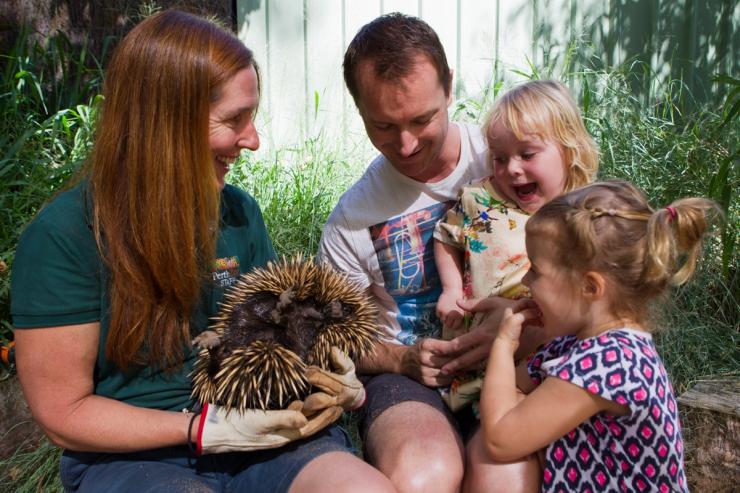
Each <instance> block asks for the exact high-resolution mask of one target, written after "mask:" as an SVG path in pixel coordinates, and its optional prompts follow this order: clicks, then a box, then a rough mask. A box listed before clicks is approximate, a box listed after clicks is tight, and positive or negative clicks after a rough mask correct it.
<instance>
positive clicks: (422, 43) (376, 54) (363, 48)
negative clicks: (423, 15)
mask: <svg viewBox="0 0 740 493" xmlns="http://www.w3.org/2000/svg"><path fill="white" fill-rule="evenodd" d="M418 55H425V56H426V57H427V58H428V59H429V61H430V62H431V63H432V65H434V68H435V69H437V76H438V77H439V82H440V83H441V84H442V87H443V88H444V91H445V96H449V94H450V67H449V65H447V56H446V55H445V51H444V48H443V47H442V43H440V41H439V37H438V36H437V33H435V32H434V30H433V29H432V28H431V27H430V26H429V24H427V23H426V22H424V21H423V20H421V19H419V18H418V17H412V16H409V15H404V14H400V13H398V12H394V13H391V14H385V15H381V16H380V17H378V18H376V19H375V20H373V21H371V22H369V23H368V24H365V25H364V26H362V28H360V30H359V31H358V32H357V34H356V35H355V37H354V38H353V39H352V41H351V42H350V44H349V46H348V47H347V51H346V52H345V54H344V63H343V65H342V66H343V68H344V82H345V83H346V84H347V89H349V92H350V94H352V97H353V98H354V100H355V104H356V103H357V102H358V99H359V91H358V84H357V80H356V78H355V75H356V74H355V73H356V72H357V67H358V65H359V64H360V63H361V62H363V61H365V60H371V61H372V62H373V66H374V68H375V75H376V76H378V77H379V78H381V79H383V80H387V81H399V80H400V79H402V78H403V77H405V76H406V75H408V74H409V73H410V72H411V69H412V68H413V65H414V58H415V57H417V56H418Z"/></svg>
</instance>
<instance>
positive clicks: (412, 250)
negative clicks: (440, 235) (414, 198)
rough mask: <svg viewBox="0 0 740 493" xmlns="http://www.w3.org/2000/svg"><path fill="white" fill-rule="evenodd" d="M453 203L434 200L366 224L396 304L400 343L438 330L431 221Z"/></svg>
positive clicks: (387, 288) (438, 331)
mask: <svg viewBox="0 0 740 493" xmlns="http://www.w3.org/2000/svg"><path fill="white" fill-rule="evenodd" d="M454 203H455V202H454V201H448V202H444V203H437V204H434V205H431V206H429V207H427V208H424V209H419V210H417V211H414V212H411V213H409V214H404V215H402V216H397V217H394V218H392V219H389V220H388V221H385V222H382V223H378V224H376V225H374V226H370V228H369V229H370V237H371V239H372V241H373V247H374V249H375V253H376V255H377V257H378V263H379V265H380V270H381V272H382V273H383V279H384V282H385V288H386V290H387V291H388V294H390V295H391V296H392V297H393V299H394V301H395V302H396V305H398V309H399V313H398V316H397V317H398V323H399V325H400V326H401V332H400V333H399V334H398V340H399V341H400V342H401V343H403V344H413V343H414V342H415V341H416V339H417V338H418V337H427V336H439V335H440V334H441V330H442V327H441V324H440V323H439V320H438V318H437V315H436V314H435V306H436V303H437V298H439V295H440V293H441V286H440V282H439V274H438V273H437V268H436V266H435V264H434V239H433V236H432V234H433V233H434V225H435V224H436V223H437V221H438V220H439V219H440V218H441V217H442V216H443V215H444V214H445V213H446V212H447V210H448V209H450V207H452V206H453V205H454Z"/></svg>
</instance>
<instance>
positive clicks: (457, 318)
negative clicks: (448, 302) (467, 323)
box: [444, 310, 463, 332]
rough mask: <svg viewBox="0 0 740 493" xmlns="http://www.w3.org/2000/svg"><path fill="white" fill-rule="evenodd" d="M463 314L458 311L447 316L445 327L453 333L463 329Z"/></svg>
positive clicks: (453, 311)
mask: <svg viewBox="0 0 740 493" xmlns="http://www.w3.org/2000/svg"><path fill="white" fill-rule="evenodd" d="M462 322H463V314H462V313H461V312H459V311H458V310H452V311H451V312H449V313H448V314H447V316H446V317H445V320H444V324H445V327H447V328H448V329H450V330H451V331H453V332H456V331H458V330H460V329H461V328H462Z"/></svg>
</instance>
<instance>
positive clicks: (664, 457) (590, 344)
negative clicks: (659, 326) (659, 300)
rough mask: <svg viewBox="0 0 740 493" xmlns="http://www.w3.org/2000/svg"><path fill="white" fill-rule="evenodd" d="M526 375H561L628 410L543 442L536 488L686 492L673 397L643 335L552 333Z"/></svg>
mask: <svg viewBox="0 0 740 493" xmlns="http://www.w3.org/2000/svg"><path fill="white" fill-rule="evenodd" d="M529 374H530V376H531V377H532V379H533V380H534V381H535V383H538V384H539V383H540V382H541V381H542V380H543V379H544V378H547V377H557V378H560V379H562V380H565V381H567V382H570V383H572V384H574V385H578V386H579V387H582V388H584V389H586V390H588V391H589V392H591V393H593V394H596V395H599V396H601V397H603V398H605V399H608V400H611V401H615V402H619V403H620V404H624V405H626V406H628V407H629V409H630V411H631V412H630V413H629V414H627V415H625V416H616V417H615V416H609V415H607V414H604V413H599V414H597V415H595V416H592V417H591V418H590V419H588V420H587V421H585V422H583V423H581V424H580V425H579V426H578V427H577V428H576V429H574V430H572V431H571V432H570V433H568V434H566V435H565V436H563V437H562V438H560V439H558V440H556V441H555V442H553V443H552V444H550V446H548V447H547V453H546V459H545V462H546V464H545V470H544V472H543V477H542V491H546V492H563V493H565V492H591V493H597V492H599V493H601V492H621V491H624V492H626V491H629V492H633V491H636V492H648V491H649V492H673V491H688V488H687V486H686V476H685V473H684V462H683V441H682V439H681V426H680V423H679V418H678V409H677V407H676V399H675V398H674V395H673V389H672V388H671V383H670V382H669V381H668V376H667V374H666V371H665V367H664V366H663V362H662V361H661V359H660V356H658V353H657V351H656V350H655V345H654V344H653V339H652V337H651V336H650V334H648V333H646V332H642V331H639V330H635V329H617V330H610V331H607V332H605V333H603V334H601V335H599V336H597V337H592V338H588V339H584V340H579V339H577V338H576V337H574V336H567V337H558V338H556V339H554V340H553V341H551V342H550V343H548V344H546V345H545V346H543V347H542V348H541V349H540V350H539V351H538V352H537V353H536V354H535V355H534V356H533V357H532V359H531V360H530V362H529ZM563 405H567V403H563Z"/></svg>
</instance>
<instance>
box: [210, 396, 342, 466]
mask: <svg viewBox="0 0 740 493" xmlns="http://www.w3.org/2000/svg"><path fill="white" fill-rule="evenodd" d="M289 407H290V408H289V409H285V410H278V411H259V410H255V409H249V410H247V411H243V412H241V411H237V410H231V411H230V412H229V411H227V410H226V409H224V408H223V407H221V406H217V405H213V404H205V405H204V407H203V413H202V414H201V417H200V424H199V426H198V433H197V440H196V453H197V454H198V455H202V454H218V453H223V452H248V451H250V450H263V449H270V448H277V447H282V446H283V445H285V444H287V443H290V442H292V441H294V440H300V439H302V438H306V437H309V436H311V435H313V434H314V433H316V432H318V431H320V430H322V429H324V428H326V427H327V426H329V425H330V424H332V423H333V422H334V421H336V420H337V419H339V416H341V415H342V408H341V407H339V406H329V407H326V408H325V409H323V410H322V411H321V412H319V413H317V414H315V415H313V416H311V417H310V418H307V417H306V416H304V414H303V413H302V412H301V411H299V410H296V409H297V408H298V407H299V406H293V405H291V406H289ZM294 408H295V409H294Z"/></svg>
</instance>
